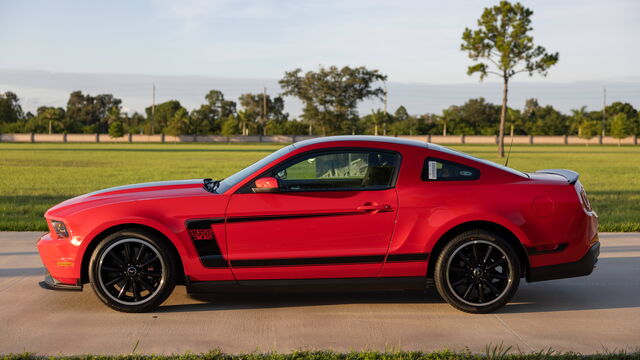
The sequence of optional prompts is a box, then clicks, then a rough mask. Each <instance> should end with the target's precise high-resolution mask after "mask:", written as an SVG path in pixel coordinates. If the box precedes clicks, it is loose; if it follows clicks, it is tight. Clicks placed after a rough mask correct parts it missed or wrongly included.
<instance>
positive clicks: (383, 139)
mask: <svg viewBox="0 0 640 360" xmlns="http://www.w3.org/2000/svg"><path fill="white" fill-rule="evenodd" d="M338 141H363V142H366V141H368V142H382V143H388V144H400V145H409V146H416V147H421V148H426V149H431V150H435V151H439V152H442V153H447V154H450V155H454V156H458V157H462V158H465V159H467V160H472V161H475V162H479V163H482V164H484V165H487V166H490V167H493V168H496V169H499V170H502V171H506V172H508V173H511V174H515V175H518V176H520V177H525V178H528V177H529V176H528V175H527V174H525V173H523V172H521V171H518V170H515V169H512V168H510V167H507V166H504V165H501V164H497V163H494V162H493V161H489V160H485V159H481V158H477V157H475V156H471V155H469V154H466V153H463V152H460V151H456V150H453V149H450V148H448V147H444V146H441V145H437V144H432V143H429V142H426V141H425V142H422V141H418V140H411V139H404V138H397V137H391V136H372V135H338V136H323V137H317V138H313V139H308V140H303V141H299V142H297V143H294V144H293V145H291V146H292V147H293V148H294V149H299V148H302V147H305V146H309V145H313V144H322V143H330V142H338Z"/></svg>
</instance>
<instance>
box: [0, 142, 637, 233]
mask: <svg viewBox="0 0 640 360" xmlns="http://www.w3.org/2000/svg"><path fill="white" fill-rule="evenodd" d="M281 146H282V145H263V144H229V145H227V144H164V145H163V144H10V143H2V144H0V170H1V171H0V230H5V231H6V230H45V229H46V224H45V222H44V219H43V217H42V215H43V213H44V212H45V211H46V210H47V208H49V207H51V206H52V205H54V204H56V203H58V202H60V201H62V200H65V199H67V198H70V197H73V196H76V195H79V194H83V193H87V192H90V191H94V190H98V189H102V188H105V187H110V186H117V185H124V184H131V183H138V182H147V181H158V180H175V179H192V178H204V177H211V178H214V179H216V178H218V179H219V178H223V177H225V176H228V175H230V174H232V173H234V172H235V171H237V170H239V169H241V168H242V167H244V166H246V165H249V164H250V163H252V162H254V161H256V160H258V159H259V158H261V157H263V156H266V155H267V154H269V153H270V152H272V151H274V150H276V149H278V148H280V147H281ZM453 147H454V148H456V149H458V150H461V151H464V152H467V153H470V154H472V155H475V156H478V157H482V158H485V159H488V160H492V161H498V158H497V156H496V155H495V146H483V145H478V146H473V145H462V146H453ZM509 165H510V166H512V167H514V168H516V169H519V170H523V171H533V170H539V169H545V168H567V169H573V170H575V171H578V172H579V173H580V174H581V178H580V180H581V182H582V183H583V184H584V186H585V188H586V189H587V193H588V194H589V198H590V199H591V202H592V204H593V207H594V208H595V209H596V211H597V212H598V214H599V215H600V230H601V231H640V147H639V146H635V147H633V146H622V147H618V146H590V147H585V146H567V145H564V146H562V145H560V146H543V145H532V146H524V145H523V146H518V145H514V146H513V151H512V153H511V160H510V161H509Z"/></svg>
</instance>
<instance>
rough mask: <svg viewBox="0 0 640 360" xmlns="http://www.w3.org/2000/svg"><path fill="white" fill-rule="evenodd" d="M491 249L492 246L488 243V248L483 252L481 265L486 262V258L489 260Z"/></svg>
mask: <svg viewBox="0 0 640 360" xmlns="http://www.w3.org/2000/svg"><path fill="white" fill-rule="evenodd" d="M492 250H493V246H491V245H489V248H488V249H487V253H486V254H484V259H483V260H482V265H485V264H486V263H487V260H489V255H491V251H492Z"/></svg>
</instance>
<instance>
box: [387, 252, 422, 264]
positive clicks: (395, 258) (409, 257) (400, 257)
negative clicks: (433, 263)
mask: <svg viewBox="0 0 640 360" xmlns="http://www.w3.org/2000/svg"><path fill="white" fill-rule="evenodd" d="M427 259H429V253H417V254H392V255H389V256H387V262H401V261H427Z"/></svg>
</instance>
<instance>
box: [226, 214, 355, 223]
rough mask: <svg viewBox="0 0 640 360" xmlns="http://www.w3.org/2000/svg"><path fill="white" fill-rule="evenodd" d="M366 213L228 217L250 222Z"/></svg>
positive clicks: (232, 219)
mask: <svg viewBox="0 0 640 360" xmlns="http://www.w3.org/2000/svg"><path fill="white" fill-rule="evenodd" d="M365 214H366V213H365V212H363V211H345V212H331V213H316V214H290V215H289V214H287V215H262V216H233V217H229V218H227V222H228V223H236V222H248V221H265V220H286V219H301V218H314V217H329V216H349V215H365Z"/></svg>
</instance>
